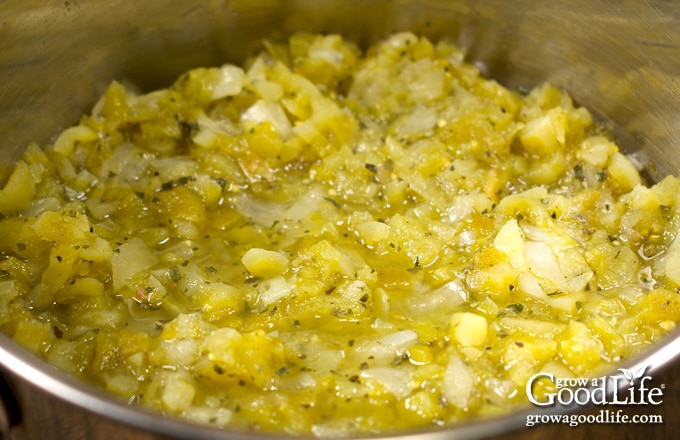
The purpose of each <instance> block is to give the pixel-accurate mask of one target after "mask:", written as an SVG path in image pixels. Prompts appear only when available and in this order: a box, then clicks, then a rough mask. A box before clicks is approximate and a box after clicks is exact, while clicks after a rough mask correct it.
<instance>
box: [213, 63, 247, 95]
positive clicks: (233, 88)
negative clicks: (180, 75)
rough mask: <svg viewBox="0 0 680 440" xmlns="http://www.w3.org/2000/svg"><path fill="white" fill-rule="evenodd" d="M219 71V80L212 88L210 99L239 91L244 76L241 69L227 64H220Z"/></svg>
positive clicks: (236, 93)
mask: <svg viewBox="0 0 680 440" xmlns="http://www.w3.org/2000/svg"><path fill="white" fill-rule="evenodd" d="M220 72H221V77H220V81H218V82H217V83H216V84H215V85H214V87H213V89H212V95H211V97H212V99H213V100H216V99H221V98H224V97H227V96H233V95H238V94H239V93H241V89H242V87H243V81H244V78H245V75H244V73H243V69H241V68H240V67H237V66H232V65H229V64H227V65H224V66H222V68H221V69H220Z"/></svg>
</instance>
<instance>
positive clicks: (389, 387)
mask: <svg viewBox="0 0 680 440" xmlns="http://www.w3.org/2000/svg"><path fill="white" fill-rule="evenodd" d="M360 377H361V378H363V379H371V380H374V381H375V382H378V383H379V384H380V385H382V386H383V387H384V388H385V391H387V392H388V393H390V394H392V395H394V397H396V398H397V399H403V398H405V397H406V396H408V395H409V394H411V392H412V391H413V387H412V385H411V375H410V374H409V373H408V371H405V370H403V369H397V368H390V367H375V368H369V369H368V370H364V371H362V372H361V374H360Z"/></svg>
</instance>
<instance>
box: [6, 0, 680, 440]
mask: <svg viewBox="0 0 680 440" xmlns="http://www.w3.org/2000/svg"><path fill="white" fill-rule="evenodd" d="M400 30H412V31H414V32H416V33H422V34H424V35H427V36H429V37H431V38H432V39H435V40H436V39H439V38H442V37H446V38H450V39H452V40H454V41H455V42H457V43H458V44H460V45H462V46H463V47H465V48H466V49H467V51H468V53H469V58H470V59H471V60H474V61H475V62H477V63H479V65H480V66H482V68H483V71H484V72H485V73H486V74H488V75H489V76H491V77H493V78H496V79H498V80H500V81H501V82H502V83H503V84H505V85H506V86H509V87H531V86H533V85H536V84H537V83H540V82H542V81H546V80H547V81H549V82H551V83H553V84H554V85H557V86H559V87H563V88H565V89H567V90H569V91H570V92H571V93H572V95H573V96H574V97H575V98H576V100H577V101H578V102H579V103H580V104H582V105H585V106H587V107H588V108H589V109H591V110H592V111H593V112H594V114H595V115H596V116H597V117H598V118H599V119H601V120H602V121H605V122H607V123H609V124H610V125H611V127H612V129H613V132H614V134H615V136H616V137H617V139H618V141H619V143H620V144H621V145H622V146H623V147H624V149H625V150H626V151H627V152H628V153H632V154H634V155H636V156H637V158H638V159H639V160H640V161H641V162H642V163H643V164H647V165H648V172H649V173H650V175H651V176H652V177H653V178H654V177H660V176H663V175H666V174H669V173H676V172H677V170H678V169H680V154H678V152H679V151H680V150H679V149H680V4H678V3H677V2H669V1H664V0H647V1H645V2H639V1H636V0H623V1H619V2H616V3H612V2H609V1H606V0H572V1H570V2H545V1H538V0H536V1H530V0H517V1H504V0H490V1H483V2H482V1H479V0H471V1H467V0H455V1H446V0H420V1H419V0H393V1H390V0H365V1H349V0H316V1H302V0H280V1H279V0H259V1H247V0H226V1H225V0H203V1H187V0H163V1H153V2H151V1H136V2H131V1H124V0H69V1H63V0H58V1H57V0H5V1H3V2H0V139H1V140H2V141H1V142H0V151H1V153H0V182H3V179H4V178H6V176H7V171H8V169H9V165H10V164H11V163H13V162H14V161H15V160H16V159H17V158H18V156H19V154H20V153H21V151H22V149H23V148H24V147H25V146H26V145H27V144H28V143H29V142H30V141H38V142H39V143H41V142H46V141H47V140H48V139H49V138H50V137H51V136H53V135H54V134H55V133H57V132H58V130H59V129H61V128H65V127H67V126H69V125H70V124H73V123H75V122H76V121H77V119H78V117H79V116H80V115H81V114H82V113H83V112H85V111H87V110H88V109H89V108H90V107H91V106H92V105H93V103H94V102H95V99H96V98H97V97H98V95H99V94H100V93H102V91H103V90H104V88H105V87H106V85H107V84H108V83H109V82H110V81H111V80H113V79H122V80H127V81H130V82H132V83H134V84H136V85H138V86H139V87H140V88H141V89H142V90H144V91H149V90H152V89H153V88H157V87H164V86H167V85H169V84H170V82H171V81H172V80H173V79H174V78H175V77H176V76H177V75H178V74H179V73H181V72H182V71H184V70H186V69H189V68H191V67H196V66H199V65H203V66H205V65H219V64H222V63H224V62H227V61H232V62H240V61H242V60H243V59H244V58H245V57H246V56H247V55H248V54H249V53H251V52H252V51H253V50H254V49H255V48H256V45H257V41H258V40H260V39H262V38H274V39H276V38H283V37H285V36H286V35H289V34H290V33H292V32H295V31H310V32H338V33H342V34H343V35H346V36H347V37H349V38H352V39H354V40H356V41H358V42H359V43H361V44H368V43H370V42H371V41H375V40H377V39H378V38H381V37H384V36H386V35H387V34H389V33H391V32H394V31H400ZM679 352H680V332H675V333H673V334H672V335H671V336H670V337H668V338H667V339H666V340H665V341H663V342H662V343H661V344H659V345H658V346H657V347H656V348H655V349H654V350H653V351H650V352H649V353H647V354H646V355H645V356H644V357H643V358H640V359H637V360H635V361H633V362H631V363H629V364H627V365H626V366H627V367H629V368H639V367H641V366H650V368H651V370H650V371H654V370H657V369H659V368H660V367H663V366H666V365H668V364H669V363H671V362H674V357H676V353H679ZM0 364H1V365H2V371H3V372H4V374H5V376H6V378H7V382H8V383H4V382H2V383H0V391H1V392H2V405H1V406H0V437H2V436H3V435H6V436H8V437H10V438H40V439H46V438H55V439H56V438H59V439H68V438H88V439H91V438H95V439H96V438H129V439H133V438H134V439H136V438H144V439H153V438H168V437H182V438H192V439H199V438H205V439H217V438H225V436H226V437H228V438H234V439H236V438H248V439H252V438H253V436H252V435H248V434H239V433H225V432H223V431H215V430H210V429H208V428H203V427H196V426H192V425H189V424H185V423H182V422H178V421H173V420H166V419H162V418H161V417H159V416H157V415H155V414H153V413H149V412H146V411H144V410H142V409H139V408H133V407H128V406H126V405H124V404H121V403H120V402H118V401H116V400H114V399H112V398H111V397H109V396H108V395H106V394H104V393H102V392H101V391H99V390H96V389H92V388H91V387H89V386H86V385H84V384H82V383H80V382H78V381H75V380H73V379H72V378H70V377H67V376H66V375H64V374H61V373H60V372H58V371H55V370H54V369H53V368H52V367H50V366H48V365H46V364H44V363H43V362H41V361H39V360H38V359H37V358H35V357H33V356H32V355H30V354H28V353H27V352H25V351H23V350H22V349H21V348H19V347H18V346H17V345H16V344H14V343H13V342H12V341H11V340H10V339H8V338H7V337H6V336H4V335H0ZM524 417H525V414H524V413H521V414H514V415H511V416H507V417H502V418H498V419H494V420H491V421H486V422H484V423H473V424H468V425H464V426H460V427H455V428H452V429H451V430H450V431H445V432H439V433H425V434H423V433H415V434H413V436H414V437H417V438H421V437H422V438H426V437H427V438H451V437H452V436H454V435H455V436H457V437H483V436H488V435H492V434H498V433H502V432H506V431H508V430H511V429H514V428H517V427H519V426H520V425H521V424H522V423H523V422H524V420H525V419H524Z"/></svg>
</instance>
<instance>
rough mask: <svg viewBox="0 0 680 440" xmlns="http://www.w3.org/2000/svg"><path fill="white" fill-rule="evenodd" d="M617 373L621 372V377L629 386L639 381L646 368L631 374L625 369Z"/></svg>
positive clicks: (620, 369)
mask: <svg viewBox="0 0 680 440" xmlns="http://www.w3.org/2000/svg"><path fill="white" fill-rule="evenodd" d="M619 371H620V372H621V374H623V377H625V378H626V380H628V382H630V384H631V385H632V384H633V383H634V382H635V379H639V378H641V377H642V376H644V375H645V372H646V371H647V367H642V368H640V369H639V370H637V371H636V372H635V373H632V372H630V371H629V370H626V369H625V368H619Z"/></svg>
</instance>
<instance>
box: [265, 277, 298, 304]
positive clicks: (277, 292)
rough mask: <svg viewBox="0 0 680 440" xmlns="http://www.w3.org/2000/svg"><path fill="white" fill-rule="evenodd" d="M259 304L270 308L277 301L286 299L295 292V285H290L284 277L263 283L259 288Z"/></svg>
mask: <svg viewBox="0 0 680 440" xmlns="http://www.w3.org/2000/svg"><path fill="white" fill-rule="evenodd" d="M258 287H259V288H258V291H259V294H260V296H259V302H261V303H262V305H264V306H268V305H270V304H272V303H275V302H276V301H278V300H280V299H282V298H285V297H286V296H288V295H289V294H290V292H292V291H293V283H289V282H287V281H286V279H285V278H283V277H282V276H280V275H279V276H276V277H274V278H270V279H268V280H266V281H263V282H262V283H260V285H259V286H258Z"/></svg>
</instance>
